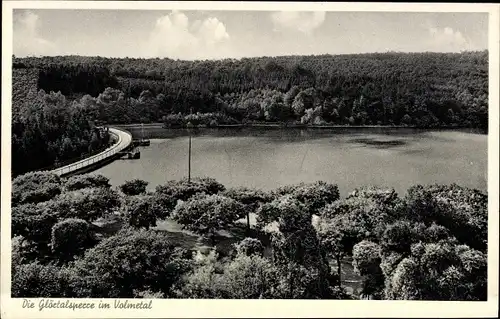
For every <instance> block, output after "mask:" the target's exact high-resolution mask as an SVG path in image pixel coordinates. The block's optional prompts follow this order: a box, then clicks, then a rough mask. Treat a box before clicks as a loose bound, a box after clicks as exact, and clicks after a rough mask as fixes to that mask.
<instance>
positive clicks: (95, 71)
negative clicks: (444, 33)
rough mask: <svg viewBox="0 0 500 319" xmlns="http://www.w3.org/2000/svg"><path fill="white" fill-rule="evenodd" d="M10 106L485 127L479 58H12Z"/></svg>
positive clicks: (129, 115) (211, 122)
mask: <svg viewBox="0 0 500 319" xmlns="http://www.w3.org/2000/svg"><path fill="white" fill-rule="evenodd" d="M13 67H14V73H13V74H14V77H13V79H14V95H13V102H14V104H15V106H14V107H16V105H18V104H19V102H20V100H22V99H23V98H24V97H25V96H26V94H28V92H33V91H34V92H36V91H38V90H40V89H43V90H45V91H46V92H51V91H54V92H61V93H62V94H63V95H65V96H66V97H67V98H68V99H69V100H71V101H75V103H78V104H79V105H81V106H82V108H83V109H85V110H89V112H92V113H93V115H94V116H95V117H96V118H97V119H99V120H101V121H105V122H108V123H115V124H117V123H120V124H126V123H141V122H143V123H148V122H164V123H165V125H166V126H168V127H178V126H184V125H186V124H187V123H189V122H191V124H193V125H205V126H217V125H218V124H235V123H255V122H258V123H262V122H283V123H300V124H315V125H323V124H335V125H408V126H418V127H442V126H448V127H449V126H459V127H472V128H481V129H483V130H486V128H487V122H488V52H487V51H481V52H463V53H373V54H351V55H336V56H332V55H319V56H283V57H261V58H244V59H241V60H235V59H225V60H219V61H179V60H171V59H132V58H123V59H122V58H120V59H118V58H116V59H115V58H101V57H80V56H65V57H43V58H33V57H30V58H14V64H13Z"/></svg>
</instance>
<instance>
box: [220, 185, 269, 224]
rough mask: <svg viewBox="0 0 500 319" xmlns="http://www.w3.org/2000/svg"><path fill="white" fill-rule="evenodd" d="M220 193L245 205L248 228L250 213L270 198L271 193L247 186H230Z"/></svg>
mask: <svg viewBox="0 0 500 319" xmlns="http://www.w3.org/2000/svg"><path fill="white" fill-rule="evenodd" d="M221 195H223V196H226V197H229V198H232V199H234V200H236V201H238V202H240V203H241V204H243V205H244V206H245V212H246V218H247V228H248V229H250V213H254V212H255V211H256V209H257V208H258V207H259V205H261V204H263V203H267V202H270V201H271V200H272V195H271V194H268V193H266V192H263V191H260V190H256V189H251V188H248V187H235V188H230V189H227V190H225V191H224V192H222V193H221Z"/></svg>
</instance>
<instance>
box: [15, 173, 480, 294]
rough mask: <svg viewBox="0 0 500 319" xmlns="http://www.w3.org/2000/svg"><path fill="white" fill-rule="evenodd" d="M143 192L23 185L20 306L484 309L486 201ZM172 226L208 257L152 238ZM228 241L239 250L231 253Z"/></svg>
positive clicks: (293, 192)
mask: <svg viewBox="0 0 500 319" xmlns="http://www.w3.org/2000/svg"><path fill="white" fill-rule="evenodd" d="M147 186H148V183H147V182H145V181H142V180H132V181H127V182H126V183H124V184H123V185H120V186H119V187H117V188H112V187H111V185H110V184H109V180H108V179H107V178H106V177H104V176H101V175H93V174H88V175H80V176H74V177H70V178H60V177H59V176H57V175H54V174H51V173H46V172H32V173H27V174H25V175H21V176H19V177H17V178H16V179H14V181H13V194H12V207H13V208H12V236H13V241H12V245H13V246H12V295H13V296H14V297H80V298H90V297H93V298H97V297H100V298H106V297H108V298H133V297H135V298H229V299H240V298H251V299H257V298H266V299H273V298H286V299H289V298H297V299H327V298H328V299H357V298H360V297H361V298H370V299H390V300H395V299H405V300H409V299H412V300H486V297H487V281H486V274H487V271H486V269H487V255H486V248H487V195H486V194H484V193H481V192H480V191H478V190H474V189H468V188H464V187H460V186H458V185H454V184H453V185H428V186H423V185H416V186H414V187H411V188H410V189H409V190H408V191H407V193H406V194H404V196H399V195H398V194H397V193H396V192H395V191H394V190H393V189H381V188H374V187H362V188H359V189H356V190H354V191H353V192H351V193H350V194H349V195H348V196H346V197H345V198H341V197H340V196H339V190H338V188H337V186H336V185H335V184H332V183H325V182H321V181H318V182H315V183H301V184H296V185H288V186H283V187H279V188H277V189H275V190H273V191H270V192H263V191H260V190H256V189H250V188H245V187H238V188H229V189H227V188H226V187H224V185H222V184H220V183H218V182H217V181H216V180H213V179H211V178H194V179H192V180H191V181H187V180H180V181H169V182H167V183H165V184H163V185H160V186H157V187H156V188H155V189H154V190H148V188H147ZM254 217H255V221H252V219H253V218H254ZM105 220H107V221H112V222H109V225H110V227H107V226H106V225H107V224H106V223H105V222H103V221H105ZM117 220H118V221H120V223H121V224H120V223H119V224H120V225H121V226H120V227H118V228H117V227H115V226H113V225H115V224H116V221H117ZM169 220H170V221H175V222H176V223H178V224H179V225H180V226H181V227H182V228H184V229H185V230H186V231H189V232H190V233H194V234H197V235H198V236H201V237H202V238H206V239H207V240H208V242H209V246H211V247H212V248H210V249H208V250H202V249H201V248H199V247H198V248H197V247H193V246H190V245H189V243H186V241H184V240H182V239H181V240H178V239H176V238H177V237H172V236H169V233H168V232H166V231H164V230H161V229H160V228H158V227H157V226H158V225H159V223H160V222H165V221H169ZM238 225H243V226H242V227H239V226H238ZM111 226H112V227H111ZM222 230H224V231H226V232H230V233H233V235H234V236H235V238H237V240H236V241H235V242H234V243H233V244H232V245H228V244H227V243H225V240H224V238H223V237H221V235H220V231H222ZM346 262H352V264H353V266H354V269H355V272H356V273H357V275H358V276H359V277H360V278H361V281H362V288H361V294H360V295H357V294H354V293H353V292H349V291H348V290H347V289H346V288H347V287H346V285H345V284H343V280H342V276H343V271H342V267H343V266H344V265H345V263H346Z"/></svg>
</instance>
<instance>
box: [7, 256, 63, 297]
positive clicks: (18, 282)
mask: <svg viewBox="0 0 500 319" xmlns="http://www.w3.org/2000/svg"><path fill="white" fill-rule="evenodd" d="M72 282H73V278H72V276H71V272H70V271H69V270H68V269H66V268H60V267H57V266H54V265H42V264H40V263H38V262H32V263H29V264H23V265H19V266H18V267H17V268H16V269H15V271H14V272H13V273H12V287H11V294H12V297H14V298H64V297H73V293H72V290H71V288H70V287H71V283H72Z"/></svg>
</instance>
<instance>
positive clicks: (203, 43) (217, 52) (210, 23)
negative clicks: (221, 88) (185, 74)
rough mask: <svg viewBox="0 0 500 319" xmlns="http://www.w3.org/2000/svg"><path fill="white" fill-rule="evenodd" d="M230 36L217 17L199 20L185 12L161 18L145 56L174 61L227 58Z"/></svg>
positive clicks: (150, 38) (149, 40)
mask: <svg viewBox="0 0 500 319" xmlns="http://www.w3.org/2000/svg"><path fill="white" fill-rule="evenodd" d="M229 39H230V37H229V33H228V32H227V30H226V26H225V25H224V23H222V22H221V21H219V20H218V19H217V18H215V17H209V18H206V19H204V20H195V21H194V22H192V23H190V21H189V18H188V17H187V16H186V15H185V14H184V13H182V12H178V11H173V12H172V13H170V14H168V15H165V16H163V17H160V18H159V19H157V20H156V24H155V26H154V28H153V30H152V31H151V33H150V36H149V39H148V40H147V42H148V43H147V45H146V46H145V52H144V54H145V55H147V56H156V57H169V58H173V59H211V58H220V57H222V56H224V52H225V51H227V49H228V46H227V44H228V40H229Z"/></svg>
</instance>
